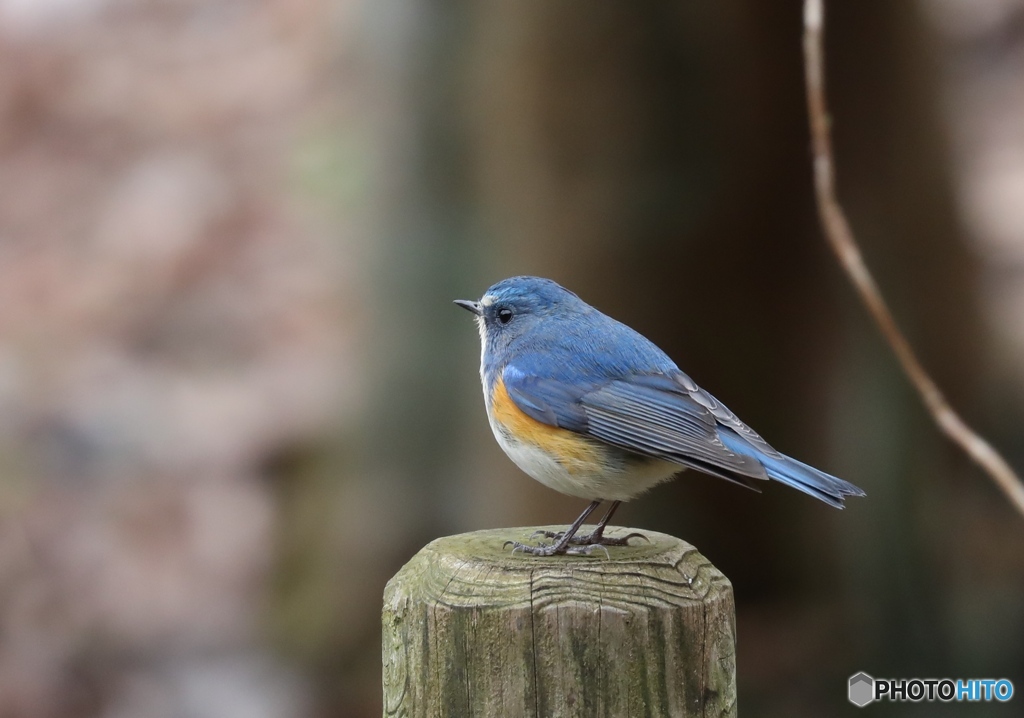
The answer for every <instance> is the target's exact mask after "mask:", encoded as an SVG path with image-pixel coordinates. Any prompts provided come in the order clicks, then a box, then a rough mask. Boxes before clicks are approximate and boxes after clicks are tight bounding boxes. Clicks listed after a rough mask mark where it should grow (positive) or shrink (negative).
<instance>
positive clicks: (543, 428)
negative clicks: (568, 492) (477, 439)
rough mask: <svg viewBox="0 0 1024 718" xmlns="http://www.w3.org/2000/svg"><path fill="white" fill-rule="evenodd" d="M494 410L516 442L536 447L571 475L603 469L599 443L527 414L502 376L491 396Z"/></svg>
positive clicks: (497, 418)
mask: <svg viewBox="0 0 1024 718" xmlns="http://www.w3.org/2000/svg"><path fill="white" fill-rule="evenodd" d="M491 411H492V412H493V414H494V419H495V421H497V422H498V424H499V425H501V426H502V427H504V428H505V430H506V431H508V433H509V434H510V435H512V436H513V437H515V439H516V440H518V441H522V442H525V443H528V444H532V445H534V446H536V447H537V448H538V449H540V450H541V451H543V452H544V453H546V454H548V456H550V457H551V458H552V459H554V460H556V461H557V462H558V463H559V464H561V465H562V466H564V467H565V468H566V470H568V471H569V473H570V474H575V473H577V472H586V473H593V472H594V471H595V470H599V468H600V467H601V466H603V464H604V462H603V461H602V459H603V452H602V451H601V448H600V447H599V446H597V445H596V444H595V442H593V441H591V440H589V439H587V438H586V437H584V436H580V435H579V434H577V433H576V432H573V431H569V430H568V429H562V428H559V427H557V426H549V425H548V424H545V423H543V422H540V421H537V420H536V419H534V418H533V417H532V416H529V415H527V414H525V413H523V411H522V409H520V408H519V407H518V406H516V403H515V402H514V401H512V397H510V396H509V395H508V390H507V389H506V388H505V382H504V381H502V379H501V377H500V376H499V377H498V379H497V381H495V382H494V391H493V393H492V394H491Z"/></svg>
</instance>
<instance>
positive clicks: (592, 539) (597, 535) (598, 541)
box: [534, 501, 650, 546]
mask: <svg viewBox="0 0 1024 718" xmlns="http://www.w3.org/2000/svg"><path fill="white" fill-rule="evenodd" d="M621 503H622V502H621V501H613V502H612V505H611V506H609V507H608V510H607V511H606V512H605V514H604V518H602V519H601V521H600V522H599V523H598V524H597V528H595V529H594V531H593V532H592V533H590V534H588V535H586V536H573V537H572V538H571V539H569V543H571V544H574V545H583V546H628V545H629V540H630V539H631V538H642V539H643V540H644V541H647V542H648V543H650V539H648V538H647V537H646V536H644V535H643V534H640V533H631V534H629V535H628V536H621V537H616V538H605V535H604V529H605V527H606V526H608V522H609V521H610V520H611V518H612V514H614V513H615V510H616V509H617V508H619V504H621ZM538 533H539V534H541V535H543V536H546V537H547V538H552V539H560V538H562V537H563V536H564V532H560V533H552V532H551V531H539V532H538ZM534 535H536V534H534Z"/></svg>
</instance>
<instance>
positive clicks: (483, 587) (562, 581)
mask: <svg viewBox="0 0 1024 718" xmlns="http://www.w3.org/2000/svg"><path fill="white" fill-rule="evenodd" d="M545 528H551V529H552V530H554V529H555V528H556V527H545ZM536 530H537V529H536V528H535V527H531V528H518V529H496V530H490V531H477V532H474V533H469V534H461V535H458V536H446V537H444V538H440V539H437V540H436V541H432V542H431V543H430V544H428V545H427V546H425V547H424V548H423V549H422V550H420V552H419V553H417V554H416V556H414V557H413V558H412V559H411V560H410V561H409V563H407V564H406V565H405V566H404V567H402V569H401V570H400V571H399V572H398V573H397V574H396V575H395V576H394V578H392V579H391V581H390V582H389V583H388V586H387V589H386V590H385V593H384V613H383V620H384V625H383V629H384V630H383V658H384V714H385V715H386V716H391V715H394V716H398V715H404V716H409V717H414V716H424V717H426V716H430V717H433V716H439V717H440V716H445V718H460V717H463V716H465V717H467V718H468V717H469V716H493V715H501V716H530V717H533V718H542V717H545V716H564V717H572V718H575V717H579V718H583V717H586V718H592V717H595V716H596V717H604V718H613V717H614V716H631V715H649V716H680V717H689V716H706V715H716V716H735V714H736V688H735V611H734V607H733V598H732V586H731V585H730V584H729V581H728V580H727V579H726V578H725V576H723V575H722V573H721V572H720V571H718V569H716V568H715V567H714V566H712V565H711V563H710V562H708V560H707V559H705V558H704V557H703V556H701V555H700V553H698V552H697V550H696V549H695V548H694V547H693V546H691V545H690V544H688V543H686V542H685V541H681V540H680V539H677V538H674V537H672V536H668V535H666V534H662V533H657V532H654V531H644V532H643V533H644V535H645V536H647V537H648V539H649V540H650V541H649V543H648V542H644V541H643V540H642V539H633V540H632V542H631V543H632V545H630V546H612V547H609V548H608V554H607V555H606V554H605V553H604V551H595V552H594V554H593V555H592V556H551V557H538V556H532V555H528V554H523V553H512V551H511V549H510V548H505V547H504V544H505V542H506V541H509V540H518V541H522V542H524V543H526V542H528V541H530V540H531V534H533V532H534V531H536ZM628 532H631V530H630V529H622V528H615V529H610V530H609V531H608V534H609V535H612V536H622V535H624V534H625V533H628ZM533 540H536V539H533Z"/></svg>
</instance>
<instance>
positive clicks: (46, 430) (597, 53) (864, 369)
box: [0, 0, 1024, 718]
mask: <svg viewBox="0 0 1024 718" xmlns="http://www.w3.org/2000/svg"><path fill="white" fill-rule="evenodd" d="M828 53H829V54H828V64H829V81H830V83H831V85H830V87H831V93H832V106H833V107H832V109H833V112H834V116H835V133H836V141H837V153H838V163H839V173H840V194H841V197H842V199H843V200H844V202H845V203H846V205H847V209H848V210H849V212H850V215H851V220H852V222H853V225H854V228H855V230H856V231H857V233H858V237H859V239H860V241H861V243H862V245H863V248H864V250H865V253H866V254H867V257H868V260H869V262H870V264H871V265H872V267H873V268H874V270H875V272H876V275H877V278H878V280H879V281H880V283H881V284H882V286H883V288H884V290H885V291H886V293H887V295H888V297H889V298H890V300H891V302H892V304H893V306H894V309H895V311H896V313H897V315H898V316H899V318H900V320H901V321H902V322H903V324H904V327H905V329H906V330H907V332H908V334H909V335H910V337H911V338H912V340H913V342H914V343H915V344H916V346H917V347H918V348H919V350H920V353H921V355H922V358H923V360H924V362H925V364H926V365H927V366H928V367H929V368H930V369H931V370H932V371H933V372H934V374H935V377H936V378H937V380H938V381H939V383H940V384H941V385H942V386H943V387H944V388H945V389H946V390H947V392H948V394H949V395H950V398H951V399H952V400H953V402H954V403H955V405H956V406H957V407H958V408H960V409H961V410H962V412H963V413H964V415H965V416H966V417H967V418H968V420H969V421H970V422H971V423H972V424H974V425H975V426H977V427H978V428H979V429H980V430H982V431H983V433H985V434H986V435H987V436H989V437H990V438H991V439H992V441H993V442H994V443H995V444H996V445H997V446H999V447H1000V448H1001V449H1002V450H1003V451H1004V452H1005V453H1006V455H1007V457H1008V458H1009V460H1010V461H1011V463H1013V464H1015V465H1016V466H1017V467H1018V468H1020V467H1024V421H1022V419H1024V411H1022V406H1024V404H1022V398H1024V391H1022V389H1024V0H920V1H919V2H900V3H894V2H888V1H887V0H857V1H856V2H853V1H852V0H834V1H833V2H830V3H828ZM801 62H802V59H801V54H800V3H799V2H798V1H797V0H788V1H787V2H775V3H765V2H757V0H729V1H727V2H718V3H698V2H663V1H661V0H657V1H652V2H644V3H633V2H626V1H625V0H601V1H600V2H583V1H582V0H577V1H573V0H544V1H541V0H529V1H523V0H519V1H517V0H504V1H502V2H490V1H489V2H466V1H463V2H446V3H442V2H436V1H429V0H428V1H425V2H418V3H417V2H409V1H408V0H375V1H373V2H353V1H347V0H339V1H338V2H327V1H326V0H262V1H256V0H253V1H244V0H205V1H202V2H201V1H199V0H0V717H2V718H71V717H73V716H74V717H77V716H83V717H92V716H102V717H104V718H178V717H179V716H180V717H183V718H184V717H186V716H187V717H189V718H214V717H216V718H235V717H238V718H284V717H286V716H295V717H297V718H314V717H316V718H319V717H321V716H323V717H325V718H326V717H349V716H351V717H354V718H362V717H363V716H373V715H379V714H380V705H379V701H380V697H379V695H380V688H379V680H380V668H379V660H380V657H379V640H380V639H379V625H378V620H379V619H378V616H379V604H380V596H381V591H382V589H383V585H384V582H385V581H386V580H387V579H388V578H389V577H390V576H391V575H392V574H393V573H394V572H395V571H396V570H397V568H398V567H399V566H400V565H401V564H402V563H403V562H404V561H406V560H407V559H408V558H409V557H410V556H411V555H412V554H413V553H414V552H415V551H416V550H417V549H418V548H419V547H420V546H421V545H423V544H424V543H426V542H427V541H429V540H430V539H432V538H433V537H436V536H438V535H441V534H447V533H454V532H458V531H465V530H471V529H475V528H483V527H493V526H502V525H523V524H542V523H552V522H567V521H569V520H571V519H572V518H573V517H575V516H576V514H577V513H578V511H579V510H580V508H581V506H580V502H579V501H576V500H572V499H568V498H565V497H560V496H557V495H555V494H553V493H552V492H550V491H549V490H547V489H545V488H544V487H542V486H540V485H539V484H536V483H535V482H533V481H531V480H530V479H529V478H527V477H525V476H524V475H523V474H521V473H520V472H519V471H518V470H517V469H515V467H514V466H513V465H512V464H511V463H510V462H509V461H508V460H507V459H506V458H505V457H504V456H503V455H502V454H501V453H500V450H499V449H498V448H497V446H496V445H495V443H494V441H493V440H492V438H491V437H490V433H489V430H488V429H487V426H486V422H485V421H484V416H483V406H482V401H481V398H480V394H479V386H478V378H477V374H476V371H477V362H478V351H479V349H478V346H477V337H476V331H475V328H474V327H473V325H472V322H470V321H469V318H468V317H467V316H465V314H464V313H463V312H460V311H459V310H458V309H457V308H455V307H453V306H452V305H451V304H450V300H451V299H454V298H457V297H468V298H472V297H477V296H479V295H480V294H481V293H482V292H483V290H484V289H485V288H486V287H487V286H488V285H489V284H491V283H492V282H493V281H496V280H498V279H500V278H502V277H505V276H509V275H513V274H518V273H531V274H539V275H544V276H550V277H553V278H555V279H557V280H559V281H561V282H562V283H564V284H566V285H568V286H569V287H571V288H572V289H574V290H576V291H577V292H579V293H580V294H581V295H582V296H583V297H584V298H585V299H587V300H588V301H590V302H591V303H594V304H596V305H597V306H598V307H599V308H601V309H603V310H604V311H606V312H608V313H610V314H612V315H613V316H615V317H617V318H619V319H622V320H623V321H625V322H627V323H629V324H631V325H632V326H634V327H636V328H637V329H639V330H640V331H642V332H643V333H645V334H646V335H648V336H649V337H650V338H651V339H653V340H654V341H655V342H657V343H658V344H660V345H661V346H662V347H663V348H664V349H665V350H666V351H668V352H669V354H671V355H672V356H673V357H675V358H676V359H677V360H678V361H679V363H680V364H681V366H682V367H683V368H684V369H685V370H686V371H687V372H688V373H690V374H691V375H692V376H693V377H694V378H695V379H696V380H697V381H699V382H700V383H701V384H702V385H703V386H705V387H707V388H709V389H710V390H711V391H712V392H714V393H715V394H716V395H717V396H718V397H719V398H720V399H722V400H723V401H725V402H726V403H727V404H728V405H729V406H730V407H731V408H732V409H733V410H734V411H736V412H737V413H738V414H739V415H740V416H741V417H742V418H744V419H745V420H746V421H747V422H749V423H750V424H752V425H753V426H754V427H755V428H757V429H758V430H759V431H760V432H761V433H762V434H764V435H765V436H766V437H767V438H768V439H769V440H770V441H771V442H772V443H773V444H774V445H776V446H777V447H778V448H780V449H781V450H784V451H786V452H787V453H791V454H794V455H796V456H798V457H800V458H803V459H804V460H806V461H809V462H811V463H814V464H816V465H818V466H820V467H822V468H824V469H826V470H829V471H831V472H833V473H836V474H839V475H841V476H843V477H844V478H847V479H849V480H851V481H853V482H854V483H857V484H859V485H860V486H863V487H864V488H865V489H866V490H867V492H868V495H869V496H868V498H867V499H863V500H854V501H851V502H850V506H849V509H848V510H847V511H845V512H837V511H833V510H831V509H829V508H827V507H825V506H823V505H821V504H818V503H816V502H813V501H811V500H810V499H808V498H806V497H804V496H801V495H799V494H797V493H795V492H792V491H787V490H785V489H784V488H782V487H779V486H775V487H771V488H769V489H768V490H767V491H766V492H765V493H764V494H763V495H760V496H758V495H754V494H751V493H749V492H744V491H740V490H738V489H735V488H734V487H731V486H728V485H725V484H724V483H723V482H716V481H715V480H713V479H710V478H706V477H701V476H698V475H693V474H689V475H685V476H684V478H683V479H682V480H679V481H676V482H674V483H672V484H670V485H666V486H663V487H661V488H659V489H657V490H656V491H655V492H654V493H653V494H652V495H651V496H649V497H645V498H643V499H641V500H638V501H636V502H634V503H633V504H630V505H628V506H627V507H625V509H624V510H623V511H622V512H621V513H620V514H619V516H618V519H619V521H620V522H621V523H624V524H627V525H633V526H638V527H645V528H649V529H654V530H662V531H667V532H671V533H674V534H676V535H679V536H681V537H683V538H685V539H687V540H689V541H691V542H692V543H694V544H695V545H697V546H698V547H699V548H700V549H701V551H702V552H703V553H704V554H705V555H707V556H708V557H709V558H710V559H711V560H712V561H713V562H714V563H715V564H716V565H717V566H719V567H720V568H721V569H722V570H723V571H724V572H725V573H726V574H727V575H728V576H729V577H730V578H731V579H732V581H733V583H734V586H735V590H736V595H737V601H738V621H739V623H738V632H739V646H738V650H739V654H738V658H739V681H740V684H739V689H740V706H741V710H742V711H743V713H744V715H751V716H779V717H783V716H793V717H802V716H839V715H847V714H853V713H854V711H855V710H856V709H854V708H853V707H852V706H851V705H849V704H848V703H847V701H846V678H847V677H848V676H849V675H850V674H852V673H854V672H857V671H860V670H864V671H867V672H869V673H871V674H873V675H876V676H892V677H911V676H939V677H944V676H952V677H1008V678H1010V679H1011V680H1014V681H1015V682H1016V685H1017V686H1018V690H1024V640H1022V637H1024V521H1022V519H1021V517H1020V516H1019V515H1016V514H1015V513H1014V512H1013V510H1012V509H1011V508H1010V506H1009V505H1008V504H1007V503H1006V501H1005V500H1004V499H1003V498H1002V496H1001V495H1000V494H999V493H998V492H997V491H996V490H995V488H994V487H993V486H992V485H991V483H990V482H989V481H988V480H987V479H986V478H985V477H984V476H982V475H981V474H980V473H979V471H978V470H977V469H975V468H974V467H972V466H970V465H968V464H967V463H966V461H965V460H964V459H963V458H962V456H960V455H959V454H958V453H957V452H956V451H955V450H953V449H952V448H950V446H948V445H947V444H946V443H945V442H944V441H943V440H941V439H940V438H939V436H938V435H937V433H936V431H935V429H934V428H933V427H932V425H931V423H930V421H929V419H928V418H927V416H926V415H925V413H924V411H923V410H922V408H921V406H920V404H919V402H918V401H917V399H916V397H915V396H914V395H913V394H912V393H911V391H910V390H909V388H908V386H907V383H906V381H905V380H904V379H903V377H902V376H901V375H900V373H899V371H898V370H897V368H896V365H895V363H894V361H893V359H892V358H891V356H890V354H889V352H888V350H887V348H886V347H885V346H884V345H883V344H882V342H881V340H880V338H879V336H878V334H877V333H876V332H875V330H874V328H873V327H872V326H871V325H870V324H869V323H868V321H867V319H866V316H865V312H864V311H863V310H862V308H861V307H860V306H859V305H858V304H857V303H856V301H855V300H854V298H853V295H852V292H851V290H850V289H849V287H848V286H847V284H846V281H845V278H844V277H843V276H842V275H841V274H840V273H839V271H838V270H837V268H836V264H835V261H834V259H833V257H832V256H831V255H830V254H829V252H828V249H827V247H826V246H825V244H824V242H823V241H822V239H821V237H820V234H819V231H818V228H817V223H816V216H815V211H814V207H813V204H812V192H811V186H810V165H809V160H808V135H807V130H806V119H805V116H804V98H803V92H802V65H801ZM1020 701H1021V697H1020V696H1016V697H1015V700H1014V701H1013V703H1012V704H1009V705H1005V706H992V705H981V706H979V705H965V706H942V707H941V709H940V707H938V706H933V705H928V704H922V705H920V706H910V705H901V706H895V707H894V706H887V705H876V706H873V707H872V708H871V710H874V711H875V712H876V713H878V714H879V715H922V716H923V715H933V714H936V712H940V711H941V714H942V715H946V714H950V715H952V714H959V713H963V714H965V715H967V714H969V715H971V716H984V715H1011V714H1014V710H1017V711H1019V709H1020ZM1014 704H1016V705H1014Z"/></svg>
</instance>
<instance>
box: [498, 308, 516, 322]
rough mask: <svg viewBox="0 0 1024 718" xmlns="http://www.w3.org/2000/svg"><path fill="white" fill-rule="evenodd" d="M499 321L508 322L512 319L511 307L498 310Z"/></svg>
mask: <svg viewBox="0 0 1024 718" xmlns="http://www.w3.org/2000/svg"><path fill="white" fill-rule="evenodd" d="M497 317H498V322H499V323H500V324H508V323H509V322H510V321H512V310H511V309H499V310H498V314H497Z"/></svg>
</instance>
